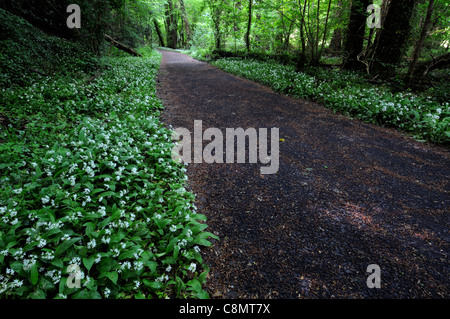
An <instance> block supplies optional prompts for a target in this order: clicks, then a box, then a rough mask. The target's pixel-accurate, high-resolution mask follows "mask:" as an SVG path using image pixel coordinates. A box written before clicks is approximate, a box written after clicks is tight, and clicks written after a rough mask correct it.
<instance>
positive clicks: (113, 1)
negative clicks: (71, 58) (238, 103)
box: [0, 0, 450, 79]
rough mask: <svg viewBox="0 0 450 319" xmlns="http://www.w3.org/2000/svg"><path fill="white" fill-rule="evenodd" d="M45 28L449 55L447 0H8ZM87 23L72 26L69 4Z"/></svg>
mask: <svg viewBox="0 0 450 319" xmlns="http://www.w3.org/2000/svg"><path fill="white" fill-rule="evenodd" d="M0 3H1V7H2V8H4V9H6V10H8V11H10V12H12V13H15V14H17V15H19V16H21V17H24V18H25V19H26V20H28V21H29V22H30V23H32V24H33V25H35V26H38V27H39V28H40V29H42V30H44V31H46V32H48V33H52V34H56V35H59V36H62V37H65V38H69V39H74V40H77V41H80V42H82V43H83V44H84V45H86V46H87V47H89V48H90V49H91V50H93V51H95V52H97V53H99V52H100V51H101V50H102V49H105V47H106V46H107V44H106V43H105V41H104V34H105V33H107V34H109V35H110V36H112V37H113V38H114V39H116V40H117V41H120V42H122V43H124V44H125V45H128V46H131V47H136V46H139V45H141V44H143V43H154V44H156V45H158V46H162V47H168V48H172V49H180V48H183V49H187V48H189V49H191V50H195V51H201V52H203V54H211V53H212V52H213V51H214V50H215V52H222V54H224V53H223V52H230V53H232V54H238V53H240V54H242V53H246V54H251V53H253V54H256V55H257V54H260V55H272V56H276V57H278V58H279V59H282V60H285V61H295V63H296V64H297V68H298V69H302V68H303V67H305V66H306V65H313V66H318V65H321V64H335V65H341V66H342V67H344V68H346V69H352V70H361V71H364V72H367V73H369V74H387V75H392V74H394V73H395V72H402V73H404V74H405V76H407V77H408V79H410V78H412V77H413V76H415V77H417V76H424V75H426V74H428V73H429V72H430V71H432V70H434V69H442V68H447V67H448V65H449V40H448V39H449V38H450V36H449V32H450V21H449V20H450V18H449V6H450V5H449V3H448V1H446V0H407V1H391V0H375V1H369V0H353V1H352V0H328V1H327V0H258V1H257V0H241V1H238V0H208V1H206V0H91V1H87V0H84V1H80V0H62V1H59V0H58V1H56V0H19V1H17V0H15V1H11V0H4V1H2V2H0ZM71 3H76V4H78V5H79V6H80V8H81V12H82V27H81V28H79V29H69V28H67V27H65V25H66V19H67V16H68V13H66V8H67V7H68V5H69V4H71Z"/></svg>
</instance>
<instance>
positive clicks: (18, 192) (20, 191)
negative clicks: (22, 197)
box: [13, 188, 22, 194]
mask: <svg viewBox="0 0 450 319" xmlns="http://www.w3.org/2000/svg"><path fill="white" fill-rule="evenodd" d="M13 192H14V193H16V194H20V193H22V188H18V189H15V190H13Z"/></svg>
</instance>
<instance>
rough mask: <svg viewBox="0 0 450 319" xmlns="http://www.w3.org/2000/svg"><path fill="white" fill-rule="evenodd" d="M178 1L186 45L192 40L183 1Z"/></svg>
mask: <svg viewBox="0 0 450 319" xmlns="http://www.w3.org/2000/svg"><path fill="white" fill-rule="evenodd" d="M179 1H180V8H181V14H182V16H183V24H184V33H185V37H186V38H185V44H187V43H188V42H189V41H190V40H191V39H192V32H191V25H190V24H189V20H188V18H187V14H186V7H185V6H184V1H183V0H179Z"/></svg>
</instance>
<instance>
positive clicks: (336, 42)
mask: <svg viewBox="0 0 450 319" xmlns="http://www.w3.org/2000/svg"><path fill="white" fill-rule="evenodd" d="M337 7H338V9H336V12H335V13H334V14H333V18H334V19H336V20H338V23H340V22H341V21H342V0H339V1H338V3H337ZM329 49H330V51H331V52H340V51H341V50H342V29H341V28H340V27H339V26H338V27H337V28H336V29H334V31H333V36H332V37H331V41H330V47H329Z"/></svg>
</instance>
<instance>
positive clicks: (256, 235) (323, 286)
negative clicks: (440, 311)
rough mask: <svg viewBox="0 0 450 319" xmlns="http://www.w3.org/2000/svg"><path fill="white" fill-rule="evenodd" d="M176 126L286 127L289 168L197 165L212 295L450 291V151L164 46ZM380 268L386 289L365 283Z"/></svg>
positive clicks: (193, 182) (191, 169)
mask: <svg viewBox="0 0 450 319" xmlns="http://www.w3.org/2000/svg"><path fill="white" fill-rule="evenodd" d="M161 53H162V54H163V59H162V65H161V69H160V74H159V76H158V81H159V88H158V94H159V97H160V98H161V99H162V100H163V102H164V105H165V108H166V109H165V111H164V113H163V120H164V122H165V123H166V124H171V125H172V126H173V127H174V128H177V127H184V128H187V129H189V130H190V131H191V132H193V131H194V128H193V127H194V120H202V121H203V129H206V128H219V129H220V130H221V131H222V132H225V128H238V127H242V128H244V129H246V128H249V127H254V128H256V129H258V128H274V127H278V128H279V130H280V138H281V139H283V140H284V141H281V142H280V164H279V171H278V173H277V174H274V175H261V174H260V167H261V163H257V164H216V163H214V164H207V163H201V164H195V163H193V164H189V166H188V176H189V187H190V188H191V190H192V191H193V192H194V193H196V194H197V202H198V205H197V206H198V208H199V211H200V212H201V213H203V214H205V215H206V216H207V217H208V221H207V224H208V225H209V228H208V230H209V231H211V232H213V233H215V234H216V235H218V236H219V237H220V241H214V242H213V246H212V247H211V248H209V249H204V260H205V262H206V264H208V265H209V266H210V274H209V278H208V282H207V287H206V289H207V291H208V292H209V293H210V295H211V296H212V297H213V298H276V299H287V298H449V297H450V265H449V254H450V234H449V213H450V184H449V179H450V151H449V150H448V149H446V148H443V147H442V148H441V147H437V146H434V145H430V144H425V143H419V142H416V141H414V140H412V139H410V138H408V137H405V136H404V135H403V134H401V133H399V132H396V131H395V130H391V129H387V128H381V127H377V126H373V125H369V124H364V123H362V122H360V121H358V120H352V119H349V118H347V117H344V116H340V115H337V114H333V113H332V112H331V111H329V110H327V109H325V108H324V107H322V106H320V105H318V104H315V103H312V102H308V101H302V100H296V99H292V98H289V97H286V96H283V95H280V94H277V93H274V92H273V91H271V90H270V89H268V88H266V87H264V86H261V85H259V84H256V83H254V82H251V81H248V80H245V79H241V78H238V77H235V76H233V75H230V74H227V73H225V72H222V71H220V70H218V69H216V68H214V67H212V66H210V65H209V64H207V63H203V62H199V61H196V60H194V59H192V58H190V57H189V56H187V55H184V54H181V53H176V52H171V51H163V50H162V51H161ZM370 264H377V265H378V266H379V267H380V269H381V288H380V289H376V288H375V289H369V288H368V287H367V284H366V280H367V277H368V276H369V273H367V272H366V270H367V267H368V266H369V265H370Z"/></svg>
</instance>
